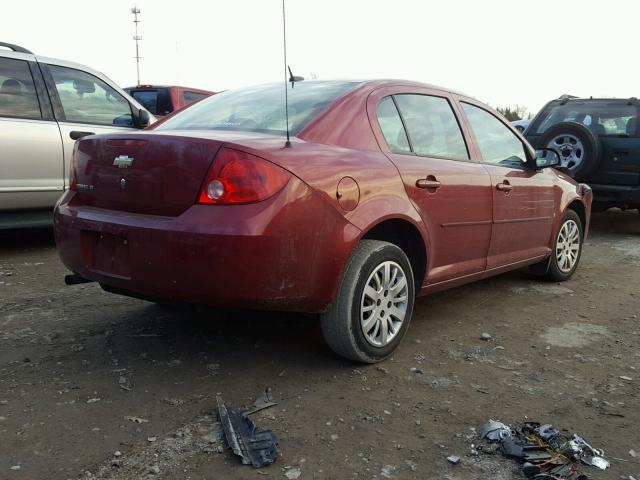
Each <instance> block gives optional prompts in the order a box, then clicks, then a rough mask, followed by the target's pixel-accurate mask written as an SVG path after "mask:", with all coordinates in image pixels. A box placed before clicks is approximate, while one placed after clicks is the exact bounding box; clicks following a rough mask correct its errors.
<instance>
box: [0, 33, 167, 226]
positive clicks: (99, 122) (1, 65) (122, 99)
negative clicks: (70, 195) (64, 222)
mask: <svg viewBox="0 0 640 480" xmlns="http://www.w3.org/2000/svg"><path fill="white" fill-rule="evenodd" d="M153 121H155V118H154V117H153V116H152V115H151V114H150V113H149V112H148V111H146V110H145V109H144V108H143V107H142V106H141V105H140V104H139V103H138V102H136V101H135V100H134V99H133V98H131V97H130V96H129V95H128V94H127V93H126V92H125V91H124V90H122V89H121V88H120V87H118V86H117V85H116V84H115V83H113V82H112V81H111V80H109V79H108V78H107V77H106V76H104V75H103V74H101V73H100V72H96V71H95V70H92V69H90V68H88V67H85V66H83V65H78V64H76V63H72V62H67V61H64V60H56V59H53V58H45V57H41V56H38V55H34V54H33V53H31V52H29V51H28V50H26V49H24V48H22V47H19V46H17V45H12V44H8V43H2V42H0V229H4V228H20V227H31V226H41V225H50V224H51V221H52V213H51V212H52V209H53V206H54V204H55V202H56V200H57V199H58V197H60V195H61V194H62V192H63V191H64V190H65V189H66V188H68V185H67V183H68V178H67V177H68V168H69V163H70V160H71V154H72V151H73V144H74V143H75V141H76V140H77V139H78V138H81V137H83V136H86V135H92V134H99V133H107V132H113V131H127V130H132V129H140V128H144V127H146V126H148V125H149V124H150V123H151V122H153Z"/></svg>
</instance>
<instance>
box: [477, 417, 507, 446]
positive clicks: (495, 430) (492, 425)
mask: <svg viewBox="0 0 640 480" xmlns="http://www.w3.org/2000/svg"><path fill="white" fill-rule="evenodd" d="M510 437H511V428H509V427H508V426H507V425H505V424H504V423H502V422H498V421H496V420H489V421H488V422H487V423H486V424H485V425H484V427H482V430H480V438H486V439H487V440H490V441H492V442H499V441H500V440H504V439H505V438H510Z"/></svg>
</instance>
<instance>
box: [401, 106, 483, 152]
mask: <svg viewBox="0 0 640 480" xmlns="http://www.w3.org/2000/svg"><path fill="white" fill-rule="evenodd" d="M398 95H420V96H423V97H434V98H441V99H443V100H445V101H446V102H447V104H448V105H449V108H450V109H451V114H452V115H453V118H454V119H455V120H456V124H457V125H458V129H459V130H460V135H461V137H462V142H463V143H464V148H465V149H466V151H467V158H453V157H442V156H437V155H420V154H419V153H416V152H415V150H414V149H413V143H412V141H411V135H410V134H409V130H408V129H407V125H406V123H405V120H404V116H403V114H402V110H401V109H400V107H399V106H398V103H397V101H396V98H395V97H396V96H398ZM391 98H392V99H393V103H394V105H395V106H396V109H397V110H398V114H399V115H400V120H401V121H402V126H403V128H404V131H405V134H406V135H407V140H408V141H409V148H411V154H412V155H416V156H418V157H424V158H437V159H440V160H452V161H454V162H472V163H477V162H475V161H474V160H473V159H472V158H471V150H470V149H469V142H468V141H467V138H466V135H465V131H464V128H462V123H461V121H460V118H458V112H456V109H455V108H453V105H452V103H451V99H449V98H447V97H446V96H443V95H434V94H430V93H394V94H392V95H391ZM400 155H408V154H407V153H401V154H400Z"/></svg>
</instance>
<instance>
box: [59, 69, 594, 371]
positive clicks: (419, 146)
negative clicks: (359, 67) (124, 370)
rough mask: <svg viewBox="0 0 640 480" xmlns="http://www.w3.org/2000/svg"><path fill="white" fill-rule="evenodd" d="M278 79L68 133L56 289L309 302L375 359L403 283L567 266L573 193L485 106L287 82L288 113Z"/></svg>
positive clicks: (398, 87)
mask: <svg viewBox="0 0 640 480" xmlns="http://www.w3.org/2000/svg"><path fill="white" fill-rule="evenodd" d="M283 87H284V86H283V85H282V84H274V85H266V86H264V85H263V86H259V87H253V88H247V89H241V90H235V91H226V92H223V93H220V94H218V95H215V96H213V97H210V98H207V99H205V100H203V101H201V102H199V103H198V104H196V105H193V106H191V107H189V108H187V109H186V110H184V111H182V112H179V113H177V114H176V115H174V116H172V117H171V118H169V119H167V120H166V121H165V122H164V123H159V124H158V125H157V126H152V127H150V129H149V130H146V131H144V132H137V133H130V134H112V135H100V136H93V137H87V138H84V139H82V140H80V141H79V142H78V143H77V148H76V152H75V156H74V160H73V165H72V168H71V185H72V187H71V188H70V189H69V191H68V192H67V193H66V194H65V195H64V197H63V198H61V199H60V201H59V202H58V204H57V207H56V211H55V234H56V242H57V245H58V252H59V254H60V257H61V259H62V261H63V262H64V264H65V265H66V266H67V267H68V268H69V269H70V270H71V271H72V272H74V274H73V275H71V276H69V277H68V281H69V283H73V282H78V281H84V280H90V281H97V282H99V283H100V284H101V286H102V287H103V288H104V289H105V290H107V291H110V292H114V293H120V294H124V295H131V296H134V297H140V298H146V299H150V300H153V301H159V302H163V301H167V300H174V301H175V300H178V301H184V302H193V303H204V304H210V305H226V306H236V307H237V306H241V307H245V308H261V309H272V310H293V311H300V312H320V313H321V326H322V332H323V334H324V337H325V339H326V341H327V342H328V344H329V345H330V346H331V348H332V349H333V350H334V351H335V352H337V353H338V354H340V355H342V356H344V357H347V358H350V359H354V360H357V361H361V362H377V361H380V360H382V359H384V358H386V357H388V356H389V355H391V353H392V352H393V351H394V350H395V348H396V347H397V346H398V344H399V343H400V341H401V339H402V337H403V336H404V334H405V332H406V331H407V328H408V326H409V322H410V320H411V315H412V311H413V305H414V299H415V297H416V295H424V294H427V293H430V292H435V291H439V290H443V289H446V288H450V287H454V286H457V285H461V284H464V283H467V282H470V281H473V280H479V279H482V278H485V277H488V276H491V275H496V274H499V273H502V272H505V271H508V270H513V269H516V268H520V267H523V266H527V265H528V266H531V267H532V268H533V270H534V271H535V272H536V273H539V274H541V275H543V276H545V277H547V278H550V279H552V280H555V281H562V280H567V279H568V278H570V277H571V276H572V275H573V273H574V272H575V270H576V268H577V266H578V262H579V259H580V253H581V251H582V243H583V241H584V238H585V236H586V234H587V230H588V226H589V217H590V209H591V191H590V189H589V188H588V187H587V186H586V185H579V184H577V183H576V182H575V181H574V180H572V179H571V178H570V177H569V176H567V175H565V174H564V173H562V172H560V171H558V170H556V169H554V168H548V167H552V166H554V165H557V164H558V156H557V154H556V153H555V152H554V151H551V150H546V151H540V152H535V151H534V150H533V148H532V147H531V146H530V145H529V144H528V143H527V142H526V141H524V140H523V139H522V138H521V136H520V135H518V134H517V133H516V131H515V130H514V129H513V128H512V127H511V126H510V125H509V124H508V123H507V122H506V121H505V120H504V118H503V117H502V116H501V115H500V114H498V113H496V112H495V111H494V110H492V109H491V108H489V107H487V106H486V105H484V104H482V103H479V102H478V101H476V100H474V99H472V98H470V97H467V96H464V95H461V94H457V93H451V92H450V91H449V90H445V89H440V88H437V87H432V86H428V85H424V84H420V83H414V82H403V81H397V80H394V81H382V80H379V81H364V82H356V81H311V82H302V83H296V84H295V88H290V90H289V115H288V118H289V125H287V123H286V121H285V118H286V117H285V109H284V103H283V101H284V95H283V93H284V92H283ZM287 126H288V127H289V128H287ZM288 131H290V133H291V141H290V142H288V141H285V139H286V138H287V137H288V135H287V132H288ZM178 132H179V134H178ZM114 159H115V161H114ZM118 159H123V161H122V162H119V161H118Z"/></svg>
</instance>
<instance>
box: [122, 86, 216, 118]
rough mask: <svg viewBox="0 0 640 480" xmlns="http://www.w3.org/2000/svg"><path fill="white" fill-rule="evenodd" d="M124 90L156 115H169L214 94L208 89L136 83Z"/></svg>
mask: <svg viewBox="0 0 640 480" xmlns="http://www.w3.org/2000/svg"><path fill="white" fill-rule="evenodd" d="M124 90H125V91H126V92H127V93H128V94H129V95H131V96H132V97H133V98H135V99H136V100H137V101H138V102H140V103H141V104H142V105H144V107H145V108H146V109H147V110H149V111H150V112H151V113H153V114H154V115H155V116H156V117H163V116H164V115H169V114H170V113H173V112H175V111H176V110H180V109H181V108H183V107H186V106H187V105H190V104H191V103H193V102H196V101H198V100H202V99H203V98H206V97H209V96H211V95H215V92H210V91H208V90H201V89H198V88H190V87H178V86H166V85H162V86H160V85H138V86H137V87H127V88H125V89H124Z"/></svg>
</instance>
